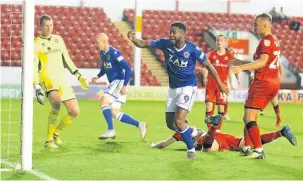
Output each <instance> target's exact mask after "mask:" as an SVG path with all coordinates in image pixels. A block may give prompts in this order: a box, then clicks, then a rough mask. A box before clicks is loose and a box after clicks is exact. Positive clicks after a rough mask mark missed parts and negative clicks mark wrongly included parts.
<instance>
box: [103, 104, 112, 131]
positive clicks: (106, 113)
mask: <svg viewBox="0 0 303 181" xmlns="http://www.w3.org/2000/svg"><path fill="white" fill-rule="evenodd" d="M102 111H103V115H104V118H105V120H106V122H107V129H108V130H113V129H114V125H113V118H112V111H111V108H110V106H109V105H107V104H106V105H103V106H102Z"/></svg>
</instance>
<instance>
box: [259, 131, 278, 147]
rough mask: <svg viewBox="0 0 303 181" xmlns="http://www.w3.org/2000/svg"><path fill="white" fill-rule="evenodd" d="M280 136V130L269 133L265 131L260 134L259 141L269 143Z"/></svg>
mask: <svg viewBox="0 0 303 181" xmlns="http://www.w3.org/2000/svg"><path fill="white" fill-rule="evenodd" d="M280 136H281V133H280V131H274V132H271V133H265V134H262V135H261V141H262V145H264V144H266V143H270V142H272V141H274V140H275V139H277V138H279V137H280Z"/></svg>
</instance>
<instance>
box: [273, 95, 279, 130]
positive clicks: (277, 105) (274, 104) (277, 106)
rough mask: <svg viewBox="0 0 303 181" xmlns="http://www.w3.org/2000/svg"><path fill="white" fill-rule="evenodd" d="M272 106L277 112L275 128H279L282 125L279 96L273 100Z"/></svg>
mask: <svg viewBox="0 0 303 181" xmlns="http://www.w3.org/2000/svg"><path fill="white" fill-rule="evenodd" d="M271 104H272V106H273V108H274V110H275V113H276V118H277V120H276V124H275V126H276V127H278V126H280V125H281V121H282V120H281V117H280V107H279V102H278V95H276V96H275V97H274V98H273V99H272V100H271Z"/></svg>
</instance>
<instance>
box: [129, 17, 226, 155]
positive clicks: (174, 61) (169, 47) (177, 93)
mask: <svg viewBox="0 0 303 181" xmlns="http://www.w3.org/2000/svg"><path fill="white" fill-rule="evenodd" d="M185 33H186V25H185V24H184V23H181V22H176V23H173V24H171V26H170V32H169V38H168V39H165V38H163V39H159V40H152V41H148V40H142V39H137V38H136V37H135V32H134V31H129V32H128V38H129V39H130V40H131V41H132V42H133V43H134V45H135V46H137V47H139V48H157V49H160V50H162V52H163V53H164V56H165V63H166V67H167V72H168V76H169V90H168V100H167V104H166V112H165V114H166V124H167V127H168V128H169V129H171V130H173V131H178V132H179V133H180V134H181V136H182V139H183V140H184V142H185V144H186V146H187V149H188V151H187V158H189V159H194V158H196V157H197V155H196V152H195V148H194V142H193V140H195V139H193V138H197V137H200V136H201V135H202V131H199V130H198V129H195V128H192V127H190V126H188V124H187V123H186V116H187V114H188V113H189V112H190V110H191V107H192V105H193V103H194V101H195V99H196V92H197V78H196V75H195V65H196V60H198V61H199V62H200V63H201V64H203V66H204V67H206V68H207V69H208V71H209V73H210V74H211V75H213V76H214V78H215V79H216V81H217V82H218V86H219V88H220V90H221V91H222V93H224V94H228V93H229V89H228V88H227V87H226V86H225V85H224V84H223V83H222V82H221V80H220V78H219V76H218V74H217V72H216V70H215V69H214V67H213V66H212V64H211V63H210V62H209V61H208V59H207V57H206V55H205V54H204V53H203V52H202V51H201V50H200V48H199V47H198V46H196V45H195V44H193V43H191V42H188V41H185V38H184V36H185Z"/></svg>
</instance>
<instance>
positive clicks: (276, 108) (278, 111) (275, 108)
mask: <svg viewBox="0 0 303 181" xmlns="http://www.w3.org/2000/svg"><path fill="white" fill-rule="evenodd" d="M274 110H275V113H276V116H277V121H276V126H280V124H281V118H280V107H279V105H276V106H274Z"/></svg>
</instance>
